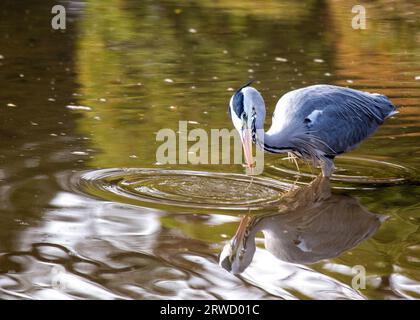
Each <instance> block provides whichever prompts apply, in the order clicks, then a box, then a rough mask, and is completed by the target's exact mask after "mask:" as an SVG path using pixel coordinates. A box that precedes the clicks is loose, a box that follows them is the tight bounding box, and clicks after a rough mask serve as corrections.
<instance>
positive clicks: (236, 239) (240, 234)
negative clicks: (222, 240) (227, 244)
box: [232, 216, 251, 250]
mask: <svg viewBox="0 0 420 320" xmlns="http://www.w3.org/2000/svg"><path fill="white" fill-rule="evenodd" d="M250 220H251V218H250V216H244V217H242V218H241V222H240V223H239V226H238V229H237V230H236V233H235V235H234V236H233V238H232V240H233V241H232V244H233V247H234V248H235V250H238V249H239V246H240V244H242V243H243V240H244V237H245V233H246V232H245V231H246V229H247V227H248V223H249V221H250Z"/></svg>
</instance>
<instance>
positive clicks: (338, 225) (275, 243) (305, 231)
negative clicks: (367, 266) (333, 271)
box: [219, 176, 388, 274]
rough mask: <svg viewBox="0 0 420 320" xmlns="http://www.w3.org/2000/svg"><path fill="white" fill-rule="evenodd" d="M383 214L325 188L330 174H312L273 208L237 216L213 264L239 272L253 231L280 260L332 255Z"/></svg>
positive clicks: (367, 232)
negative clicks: (234, 228)
mask: <svg viewBox="0 0 420 320" xmlns="http://www.w3.org/2000/svg"><path fill="white" fill-rule="evenodd" d="M387 217H388V216H384V215H377V214H374V213H371V212H369V211H368V210H367V209H366V208H364V207H362V206H361V205H360V203H359V202H358V201H357V200H356V199H355V198H353V197H351V196H348V195H345V194H333V193H331V188H330V180H329V179H328V178H325V177H322V176H318V177H317V178H316V179H315V180H314V181H313V182H312V183H311V184H310V185H307V186H304V187H301V188H298V189H295V190H292V191H290V192H288V193H286V194H285V195H284V196H283V199H282V204H281V205H280V206H279V210H278V211H277V212H274V213H264V214H260V215H253V216H251V215H246V216H244V217H242V219H241V222H240V224H239V227H238V229H237V232H236V234H235V236H234V237H233V238H232V240H230V241H229V242H228V243H227V244H226V245H225V246H224V248H223V250H222V252H221V254H220V258H219V264H220V265H221V266H222V267H223V268H224V269H226V270H228V271H229V272H232V273H233V274H239V273H242V272H243V271H244V270H245V269H246V268H247V267H248V266H249V264H250V263H251V261H252V259H253V256H254V253H255V250H256V244H255V236H256V234H257V232H259V231H261V232H262V233H263V234H264V242H265V247H266V249H267V250H268V251H269V252H270V253H271V254H273V255H274V256H275V257H276V258H278V259H280V260H282V261H286V262H291V263H303V264H311V263H315V262H317V261H320V260H322V259H327V258H333V257H336V256H338V255H340V254H341V253H342V252H344V251H346V250H348V249H351V248H353V247H355V246H356V245H357V244H359V243H360V242H361V241H363V240H365V239H367V238H369V237H370V236H372V235H373V234H374V233H375V232H376V231H377V230H378V228H379V226H380V225H381V223H382V222H383V221H384V220H385V219H386V218H387Z"/></svg>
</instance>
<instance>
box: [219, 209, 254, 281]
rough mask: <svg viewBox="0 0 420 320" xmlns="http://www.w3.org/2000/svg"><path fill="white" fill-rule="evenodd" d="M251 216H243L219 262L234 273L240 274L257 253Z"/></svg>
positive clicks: (224, 248)
mask: <svg viewBox="0 0 420 320" xmlns="http://www.w3.org/2000/svg"><path fill="white" fill-rule="evenodd" d="M250 219H251V218H250V217H249V216H245V217H243V218H242V220H241V222H240V224H239V228H238V230H237V231H236V234H235V236H234V237H233V238H232V239H231V240H230V241H229V242H228V243H227V244H226V245H225V246H224V247H223V250H222V252H221V254H220V257H219V264H220V265H221V266H222V267H223V268H224V269H226V270H227V271H229V272H231V273H233V274H240V273H242V272H244V271H245V269H246V268H247V267H248V266H249V265H250V263H251V261H252V258H253V257H254V253H255V233H254V232H253V231H252V228H250V223H249V222H250Z"/></svg>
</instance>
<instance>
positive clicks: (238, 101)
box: [232, 91, 244, 118]
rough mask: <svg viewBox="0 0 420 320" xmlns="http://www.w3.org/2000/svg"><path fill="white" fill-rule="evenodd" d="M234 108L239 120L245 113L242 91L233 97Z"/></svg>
mask: <svg viewBox="0 0 420 320" xmlns="http://www.w3.org/2000/svg"><path fill="white" fill-rule="evenodd" d="M232 108H233V111H234V112H235V113H236V115H237V116H238V118H240V117H241V115H242V113H243V112H244V94H243V93H242V92H241V91H238V92H236V93H235V95H234V96H233V99H232Z"/></svg>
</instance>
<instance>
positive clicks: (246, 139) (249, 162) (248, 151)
mask: <svg viewBox="0 0 420 320" xmlns="http://www.w3.org/2000/svg"><path fill="white" fill-rule="evenodd" d="M241 140H242V146H243V148H244V153H245V162H246V164H245V167H246V168H250V169H252V168H254V167H255V163H254V158H253V156H252V136H251V130H250V129H242V134H241Z"/></svg>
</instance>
